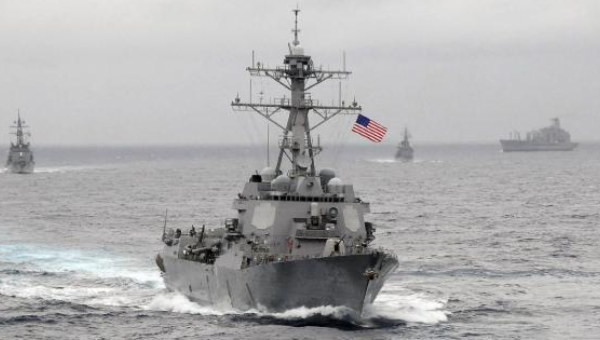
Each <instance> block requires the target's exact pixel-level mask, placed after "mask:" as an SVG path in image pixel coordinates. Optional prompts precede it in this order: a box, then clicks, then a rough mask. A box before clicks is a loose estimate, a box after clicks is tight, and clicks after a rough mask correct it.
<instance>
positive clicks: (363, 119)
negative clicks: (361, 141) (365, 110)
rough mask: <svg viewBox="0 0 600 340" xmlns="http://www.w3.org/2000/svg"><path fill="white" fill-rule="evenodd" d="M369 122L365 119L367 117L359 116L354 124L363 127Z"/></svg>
mask: <svg viewBox="0 0 600 340" xmlns="http://www.w3.org/2000/svg"><path fill="white" fill-rule="evenodd" d="M370 121H371V120H370V119H369V118H367V117H365V116H363V115H361V114H359V115H358V117H357V118H356V124H360V125H362V126H364V127H367V126H369V122H370Z"/></svg>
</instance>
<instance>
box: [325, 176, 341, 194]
mask: <svg viewBox="0 0 600 340" xmlns="http://www.w3.org/2000/svg"><path fill="white" fill-rule="evenodd" d="M327 191H329V193H331V194H342V193H344V182H342V180H341V179H339V178H337V177H334V178H332V179H330V180H329V182H327Z"/></svg>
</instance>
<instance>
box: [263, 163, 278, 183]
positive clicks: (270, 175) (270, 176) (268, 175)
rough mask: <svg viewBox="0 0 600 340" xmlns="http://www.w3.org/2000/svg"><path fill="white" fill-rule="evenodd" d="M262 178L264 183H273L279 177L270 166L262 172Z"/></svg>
mask: <svg viewBox="0 0 600 340" xmlns="http://www.w3.org/2000/svg"><path fill="white" fill-rule="evenodd" d="M260 177H262V181H263V182H271V181H272V180H274V179H275V177H277V174H276V173H275V169H273V168H272V167H270V166H268V167H266V168H264V169H262V170H261V171H260Z"/></svg>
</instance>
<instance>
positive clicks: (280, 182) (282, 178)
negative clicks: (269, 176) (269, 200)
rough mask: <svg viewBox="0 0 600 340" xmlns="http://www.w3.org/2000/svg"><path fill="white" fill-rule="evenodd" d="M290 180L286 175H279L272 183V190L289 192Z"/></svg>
mask: <svg viewBox="0 0 600 340" xmlns="http://www.w3.org/2000/svg"><path fill="white" fill-rule="evenodd" d="M290 182H291V180H290V178H289V177H288V176H286V175H279V176H277V178H275V179H274V180H273V181H272V182H271V188H272V189H273V190H275V191H288V190H289V188H290Z"/></svg>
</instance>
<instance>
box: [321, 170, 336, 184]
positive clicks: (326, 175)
mask: <svg viewBox="0 0 600 340" xmlns="http://www.w3.org/2000/svg"><path fill="white" fill-rule="evenodd" d="M319 177H320V178H321V183H323V185H326V184H327V183H329V181H330V180H331V179H332V178H334V177H335V170H333V169H331V168H322V169H321V170H320V171H319Z"/></svg>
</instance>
